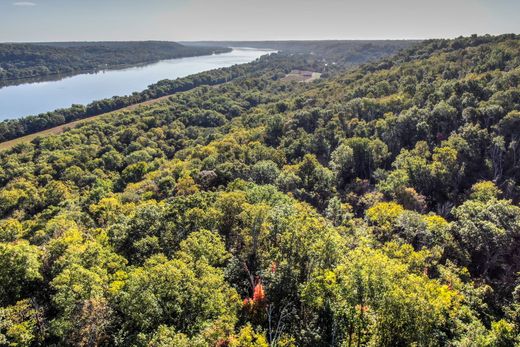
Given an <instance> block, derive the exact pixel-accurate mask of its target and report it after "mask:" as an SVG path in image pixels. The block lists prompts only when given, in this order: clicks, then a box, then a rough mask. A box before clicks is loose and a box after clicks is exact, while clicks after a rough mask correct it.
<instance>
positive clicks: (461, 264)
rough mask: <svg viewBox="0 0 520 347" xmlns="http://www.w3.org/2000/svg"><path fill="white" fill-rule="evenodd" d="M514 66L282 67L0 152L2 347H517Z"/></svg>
mask: <svg viewBox="0 0 520 347" xmlns="http://www.w3.org/2000/svg"><path fill="white" fill-rule="evenodd" d="M519 57H520V36H518V35H502V36H471V37H466V38H458V39H454V40H428V41H424V42H422V43H419V44H418V45H416V46H413V47H409V48H407V49H405V50H404V51H401V52H400V53H398V54H397V55H395V56H392V57H387V58H384V59H382V60H379V61H375V62H370V63H366V64H363V65H361V66H359V67H357V68H354V69H351V70H348V71H344V72H340V73H337V74H334V75H333V76H330V77H328V78H325V79H322V80H318V81H315V82H312V83H296V82H284V81H282V77H283V76H284V73H283V72H284V71H287V69H291V68H292V67H293V66H294V65H296V64H295V63H294V61H292V60H291V56H290V55H286V56H284V55H277V54H274V55H270V56H267V57H264V58H263V59H262V61H263V64H265V66H266V67H269V66H270V68H261V69H256V68H255V66H257V65H255V64H258V63H253V64H248V65H245V66H244V67H243V68H244V69H245V70H244V71H245V73H244V74H243V75H242V76H239V77H237V78H235V79H233V80H232V81H230V82H229V83H224V84H221V85H218V86H213V87H209V86H200V87H197V88H194V89H192V90H190V91H186V92H182V93H177V94H175V95H173V96H171V97H169V98H168V99H167V100H165V101H164V102H161V103H157V104H153V105H148V106H142V107H140V108H138V109H136V110H132V111H128V110H126V111H120V112H116V113H115V114H112V115H108V116H105V117H102V118H100V119H99V120H96V121H93V122H88V123H85V124H82V125H81V126H79V127H77V128H74V129H70V130H68V131H66V132H65V133H63V134H61V135H57V136H49V137H45V138H38V139H36V140H34V141H33V142H31V143H24V144H19V145H17V146H15V147H14V148H12V149H11V150H9V151H4V152H1V153H0V307H1V308H0V344H5V345H10V346H38V345H56V346H69V345H70V346H150V347H151V346H154V347H156V346H157V347H158V346H186V347H188V346H201V347H202V346H218V347H226V346H228V347H238V346H240V347H246V346H256V347H266V346H277V347H291V346H304V347H305V346H309V347H311V346H457V347H473V346H487V347H491V346H493V347H499V346H518V345H520V339H519V335H520V334H519V333H520V282H519V272H520V253H519V252H518V250H519V249H520V206H519V201H520V153H519V151H520V147H519V146H520V145H519V144H520V142H519V141H520V85H519V84H520V58H519ZM304 63H305V62H304V61H300V63H298V64H304ZM271 64H272V65H271ZM299 67H300V68H306V66H299ZM309 68H311V67H309ZM248 69H252V70H251V71H250V72H248Z"/></svg>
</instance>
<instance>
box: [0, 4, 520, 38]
mask: <svg viewBox="0 0 520 347" xmlns="http://www.w3.org/2000/svg"><path fill="white" fill-rule="evenodd" d="M474 33H475V34H502V33H520V0H359V1H354V0H31V1H12V0H11V1H10V0H0V42H36V41H105V40H168V41H194V40H306V39H307V40H311V39H314V40H320V39H423V38H452V37H457V36H461V35H464V36H467V35H471V34H474Z"/></svg>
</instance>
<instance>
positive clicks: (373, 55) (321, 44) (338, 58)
mask: <svg viewBox="0 0 520 347" xmlns="http://www.w3.org/2000/svg"><path fill="white" fill-rule="evenodd" d="M417 42H419V41H414V40H325V41H323V40H321V41H309V40H301V41H192V42H183V44H184V45H186V46H189V47H204V46H217V47H249V48H260V49H275V50H278V51H280V52H283V53H286V54H312V55H314V56H317V57H319V58H321V59H323V60H325V62H326V63H328V65H329V69H330V68H331V67H333V66H332V65H341V66H345V65H347V66H352V65H356V64H359V63H365V62H367V61H370V60H376V59H380V58H383V57H386V56H388V55H392V54H394V53H397V52H398V51H400V50H402V49H404V48H408V47H410V46H412V45H413V44H415V43H417Z"/></svg>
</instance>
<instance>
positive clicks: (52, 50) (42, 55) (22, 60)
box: [0, 41, 230, 84]
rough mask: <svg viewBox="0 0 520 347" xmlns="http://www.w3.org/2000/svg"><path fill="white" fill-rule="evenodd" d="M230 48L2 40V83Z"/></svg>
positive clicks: (0, 56)
mask: <svg viewBox="0 0 520 347" xmlns="http://www.w3.org/2000/svg"><path fill="white" fill-rule="evenodd" d="M228 51H230V49H229V48H226V47H219V48H217V47H186V46H183V45H181V44H179V43H175V42H161V41H143V42H139V41H136V42H59V43H52V42H50V43H1V44H0V83H1V84H6V83H9V81H11V82H12V81H15V80H18V79H22V78H34V77H45V76H49V75H57V74H61V75H65V74H71V73H78V72H81V71H95V70H100V69H110V68H115V67H121V66H125V65H137V64H143V63H152V62H156V61H159V60H163V59H174V58H182V57H193V56H199V55H208V54H212V53H213V52H221V53H222V52H228Z"/></svg>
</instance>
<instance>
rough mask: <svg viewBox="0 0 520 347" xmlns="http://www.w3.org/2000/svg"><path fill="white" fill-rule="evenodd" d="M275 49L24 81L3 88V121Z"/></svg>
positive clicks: (0, 107)
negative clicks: (31, 81) (50, 79)
mask: <svg viewBox="0 0 520 347" xmlns="http://www.w3.org/2000/svg"><path fill="white" fill-rule="evenodd" d="M268 53H272V51H266V50H259V49H248V48H235V49H233V51H232V52H229V53H223V54H215V55H207V56H201V57H191V58H180V59H171V60H162V61H160V62H158V63H154V64H149V65H144V66H138V67H131V68H126V69H120V70H105V71H99V72H96V73H85V74H80V75H75V76H72V77H66V78H63V79H60V80H57V81H45V82H34V83H25V84H19V85H14V86H7V87H3V88H0V121H1V120H4V119H13V118H19V117H23V116H27V115H35V114H39V113H43V112H48V111H53V110H56V109H58V108H64V107H69V106H71V105H72V104H83V105H86V104H88V103H90V102H92V101H94V100H100V99H105V98H110V97H112V96H116V95H117V96H123V95H129V94H131V93H133V92H139V91H142V90H144V89H146V87H148V86H149V85H150V84H153V83H155V82H157V81H159V80H162V79H175V78H179V77H185V76H188V75H192V74H195V73H199V72H202V71H207V70H212V69H218V68H222V67H228V66H232V65H235V64H244V63H249V62H251V61H253V60H255V59H257V58H259V57H260V56H262V55H264V54H268Z"/></svg>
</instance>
